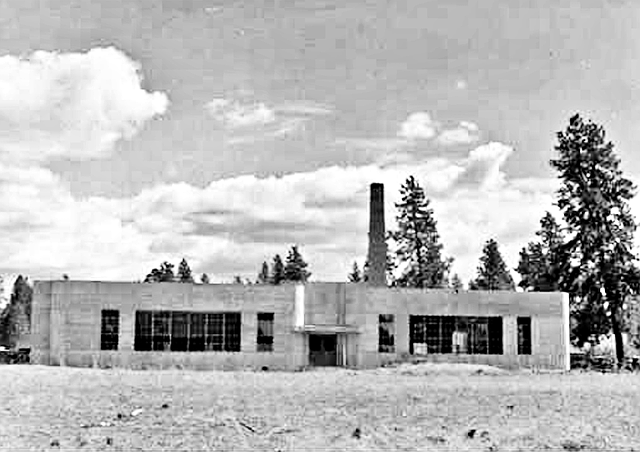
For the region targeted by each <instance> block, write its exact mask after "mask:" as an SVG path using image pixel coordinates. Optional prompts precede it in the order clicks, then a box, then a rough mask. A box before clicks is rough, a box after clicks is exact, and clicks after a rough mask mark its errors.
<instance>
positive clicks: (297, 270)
mask: <svg viewBox="0 0 640 452" xmlns="http://www.w3.org/2000/svg"><path fill="white" fill-rule="evenodd" d="M307 266H308V264H307V263H306V262H305V261H304V259H303V258H302V255H301V254H300V251H298V247H297V246H296V245H293V246H292V247H291V249H290V250H289V254H287V262H286V264H285V266H284V278H285V280H286V281H296V282H305V281H307V280H308V279H309V276H311V273H309V272H308V271H307Z"/></svg>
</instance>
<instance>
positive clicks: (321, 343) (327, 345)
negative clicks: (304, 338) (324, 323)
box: [309, 334, 337, 366]
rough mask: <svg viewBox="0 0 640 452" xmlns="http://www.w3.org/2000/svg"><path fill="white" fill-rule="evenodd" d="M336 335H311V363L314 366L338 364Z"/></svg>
mask: <svg viewBox="0 0 640 452" xmlns="http://www.w3.org/2000/svg"><path fill="white" fill-rule="evenodd" d="M336 337H337V336H336V335H335V334H310V335H309V364H311V365H312V366H336V365H337V355H336V342H337V341H336Z"/></svg>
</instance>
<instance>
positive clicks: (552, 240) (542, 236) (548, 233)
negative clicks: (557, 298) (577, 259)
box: [516, 212, 568, 292]
mask: <svg viewBox="0 0 640 452" xmlns="http://www.w3.org/2000/svg"><path fill="white" fill-rule="evenodd" d="M536 235H537V236H538V238H539V239H538V241H537V242H529V243H528V244H527V247H526V248H522V250H521V251H520V261H519V263H518V267H517V268H516V271H517V272H518V273H520V277H521V279H520V282H519V283H518V286H519V287H521V288H523V289H524V290H526V291H533V292H554V291H559V290H560V278H561V276H562V268H563V266H564V265H566V262H567V259H568V256H567V253H566V252H565V251H564V247H563V245H564V240H565V238H564V234H563V232H562V228H561V227H560V225H559V224H558V222H557V221H556V219H555V218H554V217H553V215H551V214H550V213H549V212H547V213H546V214H545V216H544V217H542V219H541V220H540V230H539V231H538V232H536Z"/></svg>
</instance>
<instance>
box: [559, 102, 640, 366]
mask: <svg viewBox="0 0 640 452" xmlns="http://www.w3.org/2000/svg"><path fill="white" fill-rule="evenodd" d="M557 138H558V144H557V145H556V147H555V149H556V151H557V153H558V157H557V158H556V159H552V160H551V162H550V163H551V166H552V167H553V168H554V169H555V170H557V171H558V175H559V177H560V180H561V183H562V185H561V187H560V189H559V190H558V192H557V195H558V198H557V203H556V205H557V206H558V208H559V209H560V210H561V211H562V214H563V217H564V221H565V223H566V224H567V229H568V237H569V240H568V241H567V243H566V244H565V246H564V247H563V248H564V251H565V252H566V253H567V254H568V256H570V259H568V260H567V264H566V265H565V268H564V269H563V272H562V273H563V278H562V279H561V281H560V286H561V288H562V289H563V290H564V291H566V292H569V293H570V294H571V304H572V310H573V312H574V313H576V314H578V315H577V316H576V317H578V319H580V320H579V322H580V321H583V322H585V321H586V322H587V323H588V324H591V325H597V324H598V323H599V322H598V320H599V319H601V318H602V317H603V314H604V316H606V317H608V320H609V322H608V323H609V325H610V328H611V330H612V331H613V334H614V337H615V344H616V355H617V356H616V357H617V360H618V364H621V363H622V361H623V359H624V346H623V340H622V328H623V323H622V322H623V309H624V306H625V301H626V300H627V298H628V297H629V296H630V295H633V294H637V293H638V291H639V289H640V271H638V268H637V267H636V266H635V265H634V260H635V258H636V256H635V255H634V252H633V239H634V237H633V236H634V233H635V230H636V223H635V219H634V217H633V215H632V213H631V210H630V206H629V202H630V200H631V199H632V198H633V197H634V195H635V190H636V187H635V186H634V184H633V183H632V182H631V181H630V180H629V179H626V178H625V177H624V176H623V174H622V170H621V169H620V159H619V158H618V156H617V155H616V154H615V153H614V146H613V144H612V143H611V142H610V141H609V142H607V141H606V140H605V130H604V128H603V127H602V126H600V125H598V124H595V123H593V122H591V121H588V122H585V121H583V119H582V118H581V117H580V115H579V114H576V115H574V116H572V117H571V118H570V119H569V125H568V126H567V128H566V129H565V130H564V131H561V132H559V133H558V134H557ZM583 331H584V328H583ZM592 332H593V333H596V334H597V333H599V331H592ZM580 339H584V338H580Z"/></svg>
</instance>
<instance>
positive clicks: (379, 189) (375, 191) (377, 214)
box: [367, 183, 387, 287]
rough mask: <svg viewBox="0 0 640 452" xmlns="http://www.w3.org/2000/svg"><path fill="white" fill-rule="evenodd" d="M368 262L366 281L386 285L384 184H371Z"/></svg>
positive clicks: (371, 283) (374, 284)
mask: <svg viewBox="0 0 640 452" xmlns="http://www.w3.org/2000/svg"><path fill="white" fill-rule="evenodd" d="M367 260H368V262H369V268H368V281H367V282H368V283H369V284H370V285H372V286H383V287H384V286H386V285H387V272H386V266H387V265H386V264H387V242H386V240H385V228H384V185H383V184H380V183H373V184H371V188H370V203H369V253H368V256H367Z"/></svg>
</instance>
